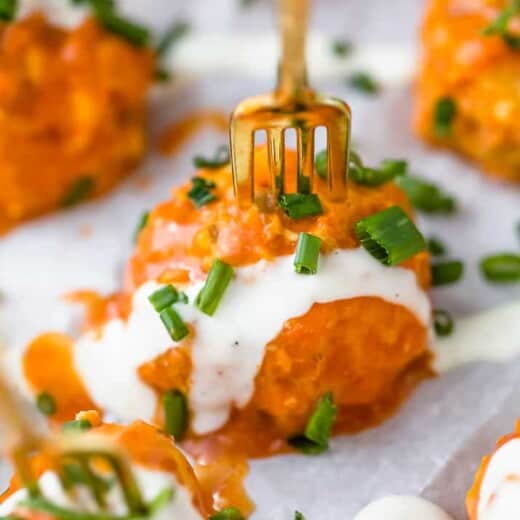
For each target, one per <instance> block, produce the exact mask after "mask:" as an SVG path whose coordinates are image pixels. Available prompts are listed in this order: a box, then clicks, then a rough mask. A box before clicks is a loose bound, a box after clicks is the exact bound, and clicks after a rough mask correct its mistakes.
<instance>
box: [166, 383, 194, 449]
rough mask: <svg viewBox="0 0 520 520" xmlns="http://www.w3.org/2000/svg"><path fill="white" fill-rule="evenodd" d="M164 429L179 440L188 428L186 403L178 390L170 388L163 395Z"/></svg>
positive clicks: (184, 397)
mask: <svg viewBox="0 0 520 520" xmlns="http://www.w3.org/2000/svg"><path fill="white" fill-rule="evenodd" d="M163 409H164V429H165V431H166V432H167V433H169V434H170V435H172V436H173V438H174V439H175V441H176V442H180V441H181V440H182V439H183V437H184V434H185V433H186V430H187V429H188V403H187V400H186V396H185V395H184V394H183V393H182V392H181V391H180V390H170V391H169V392H166V393H165V394H164V396H163Z"/></svg>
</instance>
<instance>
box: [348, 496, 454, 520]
mask: <svg viewBox="0 0 520 520" xmlns="http://www.w3.org/2000/svg"><path fill="white" fill-rule="evenodd" d="M354 520H453V519H452V517H451V516H450V515H448V514H447V513H445V512H444V511H443V510H442V509H440V508H439V507H438V506H436V505H435V504H432V503H431V502H429V501H428V500H425V499H424V498H420V497H415V496H409V495H390V496H387V497H383V498H380V499H379V500H375V501H374V502H372V503H370V504H368V506H366V507H365V508H364V509H362V510H361V511H360V512H359V513H358V514H357V515H356V516H355V517H354Z"/></svg>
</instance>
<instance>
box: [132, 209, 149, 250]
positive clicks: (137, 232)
mask: <svg viewBox="0 0 520 520" xmlns="http://www.w3.org/2000/svg"><path fill="white" fill-rule="evenodd" d="M149 218H150V212H149V211H144V212H143V213H142V214H141V216H140V217H139V220H138V222H137V226H136V227H135V231H134V243H135V242H137V240H138V238H139V235H140V234H141V231H142V230H143V229H144V228H145V227H146V224H148V219H149Z"/></svg>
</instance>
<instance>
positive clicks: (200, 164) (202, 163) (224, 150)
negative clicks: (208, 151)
mask: <svg viewBox="0 0 520 520" xmlns="http://www.w3.org/2000/svg"><path fill="white" fill-rule="evenodd" d="M226 164H229V146H227V145H225V144H224V145H221V146H219V147H218V148H217V150H216V151H215V154H214V155H213V157H209V158H208V157H204V156H202V155H196V156H195V157H194V158H193V165H194V166H195V168H207V169H210V170H215V169H217V168H222V166H225V165H226Z"/></svg>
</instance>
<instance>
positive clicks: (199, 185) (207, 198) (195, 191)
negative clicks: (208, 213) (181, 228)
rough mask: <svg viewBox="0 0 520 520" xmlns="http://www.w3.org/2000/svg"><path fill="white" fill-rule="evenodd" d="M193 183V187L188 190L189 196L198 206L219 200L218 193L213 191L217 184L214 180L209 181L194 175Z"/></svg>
mask: <svg viewBox="0 0 520 520" xmlns="http://www.w3.org/2000/svg"><path fill="white" fill-rule="evenodd" d="M191 184H192V188H191V190H190V191H188V198H189V199H191V201H192V202H193V204H195V206H196V207H197V208H200V207H202V206H205V205H206V204H209V203H210V202H213V201H214V200H217V197H216V195H215V194H214V193H212V191H211V190H213V189H215V188H216V186H217V185H216V184H215V183H214V182H213V181H209V180H207V179H204V178H203V177H193V178H192V179H191Z"/></svg>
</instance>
